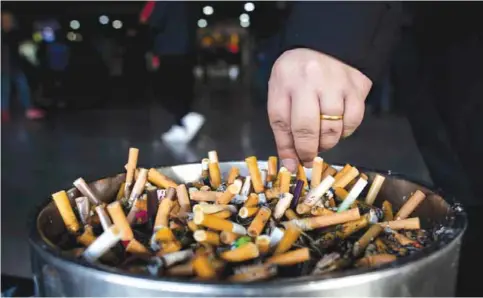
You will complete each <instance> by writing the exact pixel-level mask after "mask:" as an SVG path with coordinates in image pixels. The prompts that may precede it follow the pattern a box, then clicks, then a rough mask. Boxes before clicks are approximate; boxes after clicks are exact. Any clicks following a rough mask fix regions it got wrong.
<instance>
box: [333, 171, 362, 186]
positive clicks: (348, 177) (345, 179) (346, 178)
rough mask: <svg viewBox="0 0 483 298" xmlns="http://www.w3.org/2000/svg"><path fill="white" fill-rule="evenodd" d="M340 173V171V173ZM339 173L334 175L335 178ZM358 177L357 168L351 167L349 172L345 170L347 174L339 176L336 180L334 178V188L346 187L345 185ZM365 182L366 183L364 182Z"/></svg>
mask: <svg viewBox="0 0 483 298" xmlns="http://www.w3.org/2000/svg"><path fill="white" fill-rule="evenodd" d="M341 172H342V171H341ZM339 174H340V173H338V174H337V175H336V177H337V176H338V175H339ZM358 175H359V170H357V168H355V167H351V168H350V169H349V170H347V172H344V173H343V174H342V175H341V176H339V177H338V178H336V177H334V178H335V182H334V185H333V186H334V187H342V188H344V187H346V186H347V184H349V183H350V182H351V181H352V180H354V179H355V178H357V176H358ZM366 182H367V181H366Z"/></svg>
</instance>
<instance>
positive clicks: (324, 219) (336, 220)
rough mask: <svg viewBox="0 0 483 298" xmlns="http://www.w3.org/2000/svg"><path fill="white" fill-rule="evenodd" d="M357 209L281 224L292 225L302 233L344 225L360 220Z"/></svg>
mask: <svg viewBox="0 0 483 298" xmlns="http://www.w3.org/2000/svg"><path fill="white" fill-rule="evenodd" d="M360 216H361V215H360V213H359V208H354V209H350V210H347V211H342V212H340V213H334V214H332V215H327V216H317V217H307V218H303V219H295V220H291V221H289V222H285V223H283V224H284V225H287V223H294V224H295V225H297V226H298V227H299V228H300V229H301V230H302V231H311V230H314V229H318V228H322V227H328V226H333V225H337V224H342V223H346V222H348V221H351V220H356V219H359V218H360Z"/></svg>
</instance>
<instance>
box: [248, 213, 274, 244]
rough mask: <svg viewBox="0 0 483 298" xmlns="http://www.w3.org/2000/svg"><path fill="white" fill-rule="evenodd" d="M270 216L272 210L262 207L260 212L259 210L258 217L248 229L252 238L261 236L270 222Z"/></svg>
mask: <svg viewBox="0 0 483 298" xmlns="http://www.w3.org/2000/svg"><path fill="white" fill-rule="evenodd" d="M270 215H272V210H270V208H267V207H261V208H260V210H258V212H257V215H256V216H255V218H254V219H253V221H252V223H251V224H250V226H249V227H248V235H249V236H250V237H256V236H259V235H260V233H261V232H262V230H263V228H264V227H265V225H266V224H267V222H268V220H269V219H270Z"/></svg>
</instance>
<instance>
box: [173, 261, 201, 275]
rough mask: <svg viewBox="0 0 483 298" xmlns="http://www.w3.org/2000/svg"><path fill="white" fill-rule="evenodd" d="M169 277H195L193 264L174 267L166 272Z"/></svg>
mask: <svg viewBox="0 0 483 298" xmlns="http://www.w3.org/2000/svg"><path fill="white" fill-rule="evenodd" d="M166 274H167V275H169V276H192V275H194V274H195V273H194V268H193V262H188V263H185V264H180V265H176V266H173V267H171V268H169V269H168V270H166Z"/></svg>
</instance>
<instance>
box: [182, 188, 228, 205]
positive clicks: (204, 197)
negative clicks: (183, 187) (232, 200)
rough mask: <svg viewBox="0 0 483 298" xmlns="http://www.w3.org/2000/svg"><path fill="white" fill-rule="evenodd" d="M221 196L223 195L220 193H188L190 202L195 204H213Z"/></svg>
mask: <svg viewBox="0 0 483 298" xmlns="http://www.w3.org/2000/svg"><path fill="white" fill-rule="evenodd" d="M208 187H209V186H208ZM222 195H223V193H222V192H220V191H206V190H199V191H192V192H190V197H191V200H193V201H197V202H215V201H216V200H217V199H218V198H219V197H221V196H222Z"/></svg>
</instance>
